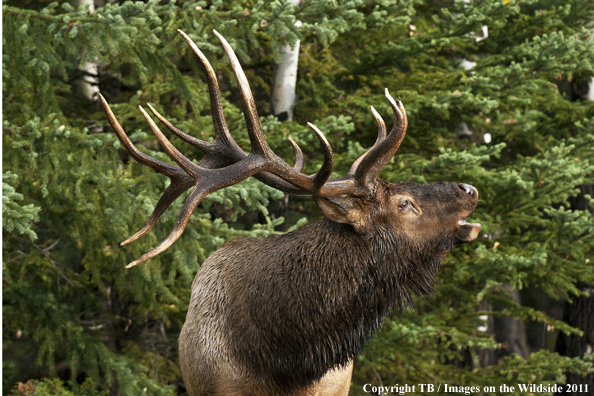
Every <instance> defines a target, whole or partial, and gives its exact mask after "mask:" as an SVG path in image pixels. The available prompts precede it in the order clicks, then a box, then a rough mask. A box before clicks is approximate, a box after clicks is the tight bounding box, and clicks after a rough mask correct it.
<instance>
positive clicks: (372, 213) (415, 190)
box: [99, 30, 481, 268]
mask: <svg viewBox="0 0 594 396" xmlns="http://www.w3.org/2000/svg"><path fill="white" fill-rule="evenodd" d="M178 32H179V33H180V34H181V35H182V37H183V38H184V40H185V41H186V42H187V44H188V45H189V46H190V48H191V50H192V51H193V52H194V54H195V55H196V56H197V57H198V60H199V61H200V63H201V64H202V66H203V68H204V70H205V72H206V76H207V81H208V87H209V93H210V100H211V110H212V114H213V122H214V127H215V139H214V141H212V142H207V141H203V140H199V139H196V138H194V137H192V136H189V135H188V134H186V133H184V132H182V131H181V130H179V129H177V128H176V127H175V126H173V125H172V124H171V123H170V122H169V121H168V120H166V119H165V118H164V117H163V116H162V115H160V114H159V113H158V112H157V111H156V110H155V109H154V108H153V107H152V106H150V105H148V106H149V108H150V110H151V111H152V113H153V114H154V115H155V116H156V117H157V118H158V119H159V120H160V121H161V122H162V123H163V124H164V125H165V126H166V127H167V128H168V129H169V130H170V131H171V132H172V133H174V134H175V135H176V136H178V137H179V138H181V139H182V140H184V141H185V142H187V143H189V144H191V145H193V146H195V147H197V148H198V149H200V150H202V151H203V152H204V153H205V155H204V158H203V159H202V160H201V161H200V162H198V163H194V162H192V161H191V160H189V159H188V158H186V157H185V156H184V155H182V154H181V153H180V152H179V151H178V150H177V149H176V148H175V147H174V146H173V145H172V144H171V143H170V142H169V140H168V139H167V138H166V137H165V135H163V133H162V132H161V131H160V129H159V127H158V126H157V125H156V124H155V123H154V121H153V120H152V118H151V117H150V116H149V115H148V113H147V112H146V111H145V110H144V109H143V108H142V107H140V111H141V112H142V114H143V116H144V117H145V118H146V120H147V122H148V124H149V126H150V128H151V129H152V131H153V132H154V133H155V135H156V136H157V139H158V140H159V142H160V144H161V145H162V147H163V149H164V150H165V151H166V152H167V154H168V155H169V156H170V157H171V159H172V160H173V161H175V163H177V166H175V165H171V164H168V163H165V162H162V161H159V160H157V159H155V158H152V157H150V156H148V155H146V154H144V153H142V152H141V151H139V150H138V149H137V148H136V147H135V146H134V145H133V144H132V142H131V141H130V139H129V138H128V136H127V134H126V132H125V131H124V130H123V128H122V126H121V125H120V124H119V122H118V121H117V119H116V117H115V115H114V114H113V112H112V111H111V109H110V107H109V105H108V104H107V102H106V101H105V99H104V98H103V97H102V96H101V95H99V96H100V99H101V102H102V105H103V109H104V111H105V113H106V114H107V118H108V120H109V122H110V124H111V126H112V127H113V129H114V130H115V132H116V134H117V136H118V138H119V140H120V141H121V143H122V144H123V146H124V147H125V148H126V149H127V150H128V152H129V153H130V155H131V156H132V157H133V158H134V159H135V160H136V161H138V162H140V163H141V164H144V165H146V166H149V167H151V168H152V169H153V170H154V171H155V172H158V173H161V174H164V175H166V176H168V177H169V178H170V179H171V181H172V182H171V184H170V186H169V187H168V188H167V189H166V191H165V192H164V193H163V196H162V197H161V199H160V200H159V202H158V203H157V206H156V207H155V209H154V211H153V213H152V215H151V216H150V218H149V220H148V222H147V224H146V225H145V227H144V228H143V229H142V230H140V231H139V232H137V233H136V234H134V235H133V236H132V237H130V238H129V239H127V240H126V241H124V242H122V245H125V244H127V243H130V242H132V241H134V240H136V239H138V238H140V237H142V236H144V235H145V234H147V233H148V232H149V231H150V230H151V229H152V228H153V227H154V225H155V224H156V223H157V221H158V219H159V217H160V216H161V215H162V214H163V213H164V212H165V210H166V209H167V208H168V207H169V205H170V204H171V203H172V202H173V201H174V200H175V199H176V198H178V197H179V196H180V195H181V194H182V193H183V192H184V191H186V190H187V189H189V188H190V187H193V188H192V191H191V192H190V195H189V196H188V198H187V199H186V201H185V203H184V205H183V208H182V210H181V213H180V214H179V217H178V219H177V221H176V222H175V226H174V228H173V230H172V232H171V233H170V234H169V236H167V238H165V240H163V241H162V242H161V243H159V244H158V245H157V246H156V247H155V248H153V249H152V250H151V251H149V252H148V253H146V254H144V255H143V256H142V257H140V258H139V259H137V260H135V261H133V262H132V263H130V264H129V265H128V266H127V268H130V267H132V266H135V265H137V264H139V263H142V262H144V261H146V260H148V259H150V258H152V257H154V256H156V255H157V254H159V253H161V252H163V251H164V250H166V249H167V248H169V246H171V245H172V244H173V243H174V242H175V241H176V240H177V239H178V238H179V237H180V235H181V234H182V232H183V230H184V228H185V227H186V225H187V224H188V221H189V219H190V216H191V214H192V212H193V211H194V209H195V208H196V207H197V206H198V204H199V203H200V201H201V200H202V199H203V198H204V197H205V196H206V195H208V194H210V193H212V192H214V191H216V190H218V189H221V188H224V187H227V186H230V185H232V184H235V183H238V182H240V181H241V180H244V179H246V178H248V177H250V176H255V177H256V178H258V179H259V180H261V181H262V182H264V183H266V184H268V185H270V186H273V187H275V188H277V189H279V190H281V191H284V192H286V193H289V194H294V195H312V196H313V197H314V199H315V202H316V203H317V205H318V207H319V208H320V209H321V211H322V212H323V214H324V216H325V217H326V218H328V219H330V220H332V221H334V222H337V223H346V224H350V225H351V226H352V227H353V228H354V229H355V230H356V231H357V232H358V233H359V234H361V235H365V236H367V237H369V238H372V237H379V238H386V239H394V240H395V243H399V244H400V245H402V246H407V247H409V248H410V251H411V253H410V254H411V255H416V256H419V257H421V258H422V257H423V256H426V257H429V254H428V253H427V252H434V251H435V250H436V249H437V248H439V252H438V253H439V254H438V255H439V256H440V257H441V258H443V256H445V253H447V251H448V250H451V249H452V248H453V247H455V246H456V245H457V244H459V243H461V242H470V241H472V240H474V239H475V238H476V237H477V235H478V232H479V230H480V228H481V226H480V224H474V223H467V222H466V221H465V218H466V217H467V216H468V215H469V214H470V213H472V212H473V210H474V208H475V207H476V204H477V202H478V192H477V190H476V189H475V188H474V187H472V186H470V185H467V184H456V183H444V182H439V183H432V184H425V185H423V184H415V183H406V182H396V183H392V184H390V183H386V182H384V181H382V180H381V179H378V178H377V176H378V175H379V173H380V172H381V171H382V170H383V168H384V167H385V166H386V165H387V164H388V162H389V161H390V159H391V158H392V157H393V156H394V154H395V153H396V150H398V147H399V146H400V143H401V142H402V140H403V139H404V135H405V133H406V128H407V125H408V120H407V115H406V112H405V110H404V107H403V105H402V103H401V102H400V100H394V99H393V98H392V97H391V96H390V94H389V92H388V90H387V89H386V91H385V95H386V98H387V100H388V102H389V103H390V105H391V107H392V111H393V113H394V120H395V122H394V126H393V127H392V129H391V131H390V132H389V133H387V131H386V126H385V123H384V121H383V119H382V118H381V116H380V115H379V114H378V113H377V111H376V110H375V109H374V108H373V107H371V111H372V113H373V115H374V117H375V119H376V121H377V124H378V137H377V140H376V142H375V144H374V145H373V146H372V147H371V148H370V149H369V150H368V151H367V152H366V153H365V154H363V155H362V156H361V157H359V158H358V159H357V160H356V161H355V162H354V163H353V165H352V166H351V168H350V170H349V172H348V173H347V174H346V175H345V176H343V177H338V178H330V175H331V173H332V169H333V153H332V148H331V147H330V144H329V143H328V141H327V140H326V138H325V137H324V135H323V134H322V132H321V131H320V130H319V129H318V128H316V127H315V126H314V125H312V124H311V123H308V125H309V127H310V128H312V129H313V131H314V132H315V133H316V135H317V137H318V139H319V141H320V143H321V146H322V149H323V151H324V163H323V165H322V167H321V168H320V170H319V171H318V173H316V174H315V175H313V176H308V175H305V174H303V173H301V170H302V168H303V155H302V152H301V149H300V148H299V147H298V145H297V144H296V143H295V142H294V141H293V140H292V139H291V138H289V140H290V142H291V144H292V146H293V149H294V151H295V156H296V161H295V165H294V166H290V165H289V164H287V163H286V162H285V161H283V160H282V159H281V158H280V157H278V156H277V155H276V154H275V153H274V152H273V151H272V150H271V149H270V147H269V146H268V143H267V142H266V139H265V138H264V136H263V133H262V129H261V126H260V122H259V116H258V113H257V110H256V105H255V102H254V98H253V95H252V92H251V90H250V87H249V84H248V82H247V79H246V76H245V74H244V73H243V70H242V69H241V66H240V64H239V61H238V59H237V56H236V55H235V53H234V52H233V50H232V49H231V46H230V45H229V43H228V42H227V41H226V40H225V39H224V38H223V37H222V36H221V35H220V34H219V33H218V32H216V31H214V34H215V35H216V36H217V37H218V39H219V40H220V41H221V43H222V45H223V47H224V49H225V52H226V53H227V55H228V57H229V60H230V63H231V67H232V69H233V73H234V75H235V78H236V80H237V83H238V86H239V91H240V97H241V102H242V105H243V110H244V116H245V119H246V122H247V128H248V133H249V138H250V142H251V152H250V153H249V154H247V153H245V152H244V151H243V150H242V149H241V148H240V147H239V146H238V145H237V144H236V142H235V141H234V140H233V138H232V137H231V135H230V134H229V129H228V127H227V124H226V121H225V117H224V115H223V108H222V100H221V93H220V90H219V86H218V82H217V79H216V76H215V73H214V70H213V68H212V67H211V65H210V63H209V62H208V60H207V59H206V57H205V56H204V55H203V54H202V52H201V51H200V50H199V49H198V47H197V46H196V45H195V44H194V42H193V41H192V40H191V39H190V38H189V37H188V36H187V35H186V34H185V33H184V32H182V31H181V30H178ZM381 245H382V244H381V243H380V244H379V246H381ZM417 259H418V257H416V258H415V257H412V256H411V260H410V261H411V263H412V262H416V261H417ZM438 261H439V262H441V259H440V260H438ZM438 264H439V263H438Z"/></svg>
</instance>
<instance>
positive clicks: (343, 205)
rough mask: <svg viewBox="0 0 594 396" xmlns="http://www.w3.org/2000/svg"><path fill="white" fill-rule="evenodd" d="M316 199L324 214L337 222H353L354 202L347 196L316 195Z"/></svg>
mask: <svg viewBox="0 0 594 396" xmlns="http://www.w3.org/2000/svg"><path fill="white" fill-rule="evenodd" d="M314 201H316V204H317V205H318V208H320V210H321V211H322V213H323V214H324V216H325V217H326V218H327V219H329V220H332V221H335V222H337V223H346V224H353V225H354V223H355V221H354V218H353V217H354V216H353V214H354V213H353V211H354V210H353V202H352V201H351V199H350V198H347V197H329V198H324V197H316V196H314Z"/></svg>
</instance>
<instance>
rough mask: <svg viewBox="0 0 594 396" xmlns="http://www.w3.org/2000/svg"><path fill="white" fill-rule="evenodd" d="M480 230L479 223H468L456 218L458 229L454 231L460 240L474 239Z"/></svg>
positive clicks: (470, 240) (469, 240) (468, 240)
mask: <svg viewBox="0 0 594 396" xmlns="http://www.w3.org/2000/svg"><path fill="white" fill-rule="evenodd" d="M480 230H481V225H480V224H479V223H468V222H466V220H458V229H457V230H456V232H455V234H454V235H455V236H456V238H457V239H458V240H459V241H460V242H472V241H474V240H475V239H476V238H477V237H478V234H479V231H480Z"/></svg>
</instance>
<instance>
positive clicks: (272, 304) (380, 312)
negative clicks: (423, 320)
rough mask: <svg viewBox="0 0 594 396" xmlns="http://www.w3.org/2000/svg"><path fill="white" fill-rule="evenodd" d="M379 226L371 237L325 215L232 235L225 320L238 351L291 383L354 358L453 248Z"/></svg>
mask: <svg viewBox="0 0 594 396" xmlns="http://www.w3.org/2000/svg"><path fill="white" fill-rule="evenodd" d="M378 232H379V233H380V234H378V235H374V236H366V237H365V236H361V235H359V234H357V233H356V232H355V230H354V229H353V227H352V226H350V225H346V224H339V223H334V222H331V221H329V220H321V221H319V222H317V223H315V224H312V225H311V226H308V227H304V228H302V229H300V230H297V231H295V232H293V233H290V234H287V235H283V236H272V237H268V238H265V239H263V240H254V239H251V238H246V239H239V240H234V241H230V242H229V243H230V244H233V245H234V246H233V249H234V251H235V253H236V257H237V258H238V259H237V261H236V260H233V263H230V262H229V261H226V263H225V265H226V266H227V268H228V270H230V271H233V272H237V274H235V275H237V276H240V277H241V283H238V284H240V286H238V287H237V288H236V289H235V288H233V286H231V287H230V290H229V291H230V294H231V295H233V296H234V298H233V299H232V300H230V301H229V306H228V310H227V312H228V314H227V317H226V320H225V322H226V327H227V328H228V329H229V330H230V333H229V337H230V338H231V339H230V340H229V341H230V344H231V345H234V351H233V356H230V358H231V360H234V361H236V362H237V363H238V364H239V365H240V366H243V367H244V368H245V369H246V370H245V372H246V373H250V376H253V377H254V378H253V380H254V381H256V382H258V383H261V384H271V383H273V384H275V386H276V387H277V388H276V389H283V391H284V392H286V393H289V392H292V391H294V390H297V389H298V388H299V387H302V386H303V385H304V384H311V383H313V382H315V381H316V380H318V379H320V378H321V377H322V376H323V374H324V373H326V372H327V371H328V370H329V369H331V368H334V367H337V366H342V365H345V364H347V363H348V362H349V361H351V360H352V359H353V358H354V357H355V356H356V355H357V354H358V353H359V352H360V351H361V349H362V347H363V345H364V343H365V342H366V341H368V340H369V339H370V338H371V337H373V335H374V334H375V332H376V331H377V330H378V328H379V327H380V326H381V323H382V321H383V319H384V318H385V316H386V315H387V314H388V313H389V311H390V310H391V309H392V308H393V307H394V305H396V304H400V305H401V306H406V305H409V304H411V303H412V295H413V294H414V293H427V292H430V291H431V290H432V285H433V283H434V281H435V274H436V272H437V269H438V267H439V264H440V263H441V261H442V260H443V258H444V257H445V254H446V252H447V251H449V248H446V247H445V246H441V245H439V244H435V243H434V244H433V245H432V246H433V247H432V248H430V246H431V245H427V246H417V245H415V244H412V243H410V242H406V240H405V239H403V238H399V237H398V235H397V234H395V233H394V232H393V230H389V229H380V230H379V231H378ZM254 249H257V250H258V252H259V253H258V254H257V255H254V254H253V251H254ZM248 251H251V252H252V254H251V255H249V254H245V253H247V252H248ZM240 257H243V258H245V257H249V258H250V259H249V262H246V261H245V259H243V260H242V259H240ZM230 264H231V267H229V265H230Z"/></svg>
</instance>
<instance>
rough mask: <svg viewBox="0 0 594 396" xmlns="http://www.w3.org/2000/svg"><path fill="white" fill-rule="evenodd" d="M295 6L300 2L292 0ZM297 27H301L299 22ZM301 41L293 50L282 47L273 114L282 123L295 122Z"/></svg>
mask: <svg viewBox="0 0 594 396" xmlns="http://www.w3.org/2000/svg"><path fill="white" fill-rule="evenodd" d="M291 2H292V3H293V5H295V6H298V5H299V4H300V0H291ZM295 26H297V27H299V26H301V22H300V21H297V22H296V23H295ZM299 44H300V42H299V40H297V41H296V42H295V45H294V47H293V48H292V49H291V46H289V45H283V46H281V47H280V55H281V62H280V63H279V64H278V65H276V69H275V71H274V77H273V84H272V103H271V105H272V109H271V110H272V111H271V112H272V114H274V115H275V116H277V117H278V119H279V120H280V121H292V120H293V108H294V107H295V86H296V84H297V64H298V61H299Z"/></svg>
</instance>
